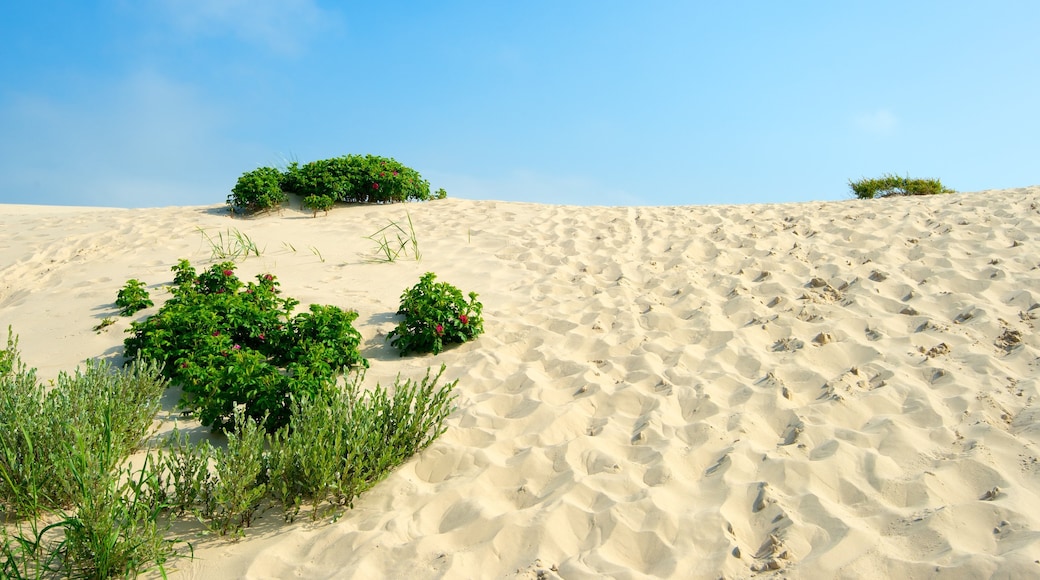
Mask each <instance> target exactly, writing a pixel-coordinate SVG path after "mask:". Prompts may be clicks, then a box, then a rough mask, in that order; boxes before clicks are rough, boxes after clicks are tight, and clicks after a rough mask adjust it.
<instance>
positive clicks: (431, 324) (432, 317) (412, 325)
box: [387, 272, 484, 356]
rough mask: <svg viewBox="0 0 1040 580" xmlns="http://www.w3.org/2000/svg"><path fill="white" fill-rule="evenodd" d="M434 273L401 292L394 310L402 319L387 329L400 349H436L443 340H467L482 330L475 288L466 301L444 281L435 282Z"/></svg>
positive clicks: (424, 275)
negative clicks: (390, 328) (398, 306)
mask: <svg viewBox="0 0 1040 580" xmlns="http://www.w3.org/2000/svg"><path fill="white" fill-rule="evenodd" d="M436 278H437V276H436V274H434V273H433V272H427V273H426V274H423V276H422V278H420V280H419V283H418V284H416V285H415V286H414V287H412V288H410V289H408V290H405V291H404V293H403V294H402V295H401V305H400V308H398V310H397V313H398V314H401V315H403V316H404V320H402V321H401V323H400V324H398V325H397V328H395V329H394V330H392V331H390V334H389V335H388V336H387V340H389V341H390V344H391V346H395V347H397V348H398V350H400V351H401V356H404V355H406V354H408V353H410V352H432V353H433V354H437V353H439V352H440V351H441V350H442V349H443V348H444V345H445V344H450V343H455V342H466V341H468V340H471V339H473V338H476V337H477V336H478V335H480V334H481V333H483V332H484V320H483V319H482V318H481V312H482V311H483V308H484V307H483V305H482V304H481V303H480V302H478V301H477V294H476V293H475V292H470V293H469V301H468V302H467V301H466V299H465V298H464V297H463V295H462V292H461V291H460V290H459V289H458V288H456V287H455V286H452V285H451V284H448V283H447V282H437V283H434V279H436Z"/></svg>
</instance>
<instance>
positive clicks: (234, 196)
mask: <svg viewBox="0 0 1040 580" xmlns="http://www.w3.org/2000/svg"><path fill="white" fill-rule="evenodd" d="M288 199H289V197H288V196H287V195H286V194H285V192H284V191H282V172H281V171H279V170H277V169H275V168H274V167H260V168H257V169H254V170H252V171H247V172H245V173H243V174H242V176H241V177H239V178H238V182H237V183H235V187H234V188H232V190H231V195H229V196H228V198H227V205H228V206H229V208H230V209H231V210H232V211H245V212H250V213H252V212H260V211H271V210H273V209H278V208H279V207H281V205H282V204H283V203H285V202H286V201H287V200H288Z"/></svg>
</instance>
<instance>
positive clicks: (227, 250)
mask: <svg viewBox="0 0 1040 580" xmlns="http://www.w3.org/2000/svg"><path fill="white" fill-rule="evenodd" d="M195 230H196V231H197V232H199V233H200V234H202V240H203V241H204V242H205V243H206V244H207V245H208V246H209V249H210V259H211V260H234V261H238V260H245V259H246V258H248V257H249V256H250V255H253V256H256V257H258V258H259V257H260V254H261V253H262V251H261V250H260V248H258V247H257V245H256V242H254V241H253V239H252V238H250V237H249V235H248V234H246V233H244V232H241V231H239V230H238V228H232V229H228V230H227V231H226V232H217V237H216V239H214V238H213V237H212V236H210V235H209V233H208V232H207V231H206V230H204V229H202V228H201V227H196V228H195Z"/></svg>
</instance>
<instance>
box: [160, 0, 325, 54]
mask: <svg viewBox="0 0 1040 580" xmlns="http://www.w3.org/2000/svg"><path fill="white" fill-rule="evenodd" d="M160 5H161V6H162V8H163V9H164V10H165V11H166V12H167V14H168V15H169V17H170V18H171V21H172V23H173V24H174V25H175V26H176V27H177V28H179V29H180V30H182V31H184V32H186V33H189V34H200V35H206V36H222V35H224V34H230V35H232V36H234V37H236V38H238V39H239V40H241V41H243V42H248V43H252V44H259V45H262V46H265V47H267V48H268V49H270V50H272V51H274V52H277V53H282V54H296V53H298V52H300V51H301V50H302V49H303V47H304V46H305V44H306V43H307V41H308V39H310V38H312V37H313V36H315V35H316V34H317V31H319V30H322V29H324V28H326V27H328V26H329V25H330V24H332V23H333V22H335V20H336V18H335V15H334V14H333V13H331V12H329V11H326V10H324V9H322V8H321V7H320V6H318V5H317V4H316V3H315V2H314V1H313V0H160Z"/></svg>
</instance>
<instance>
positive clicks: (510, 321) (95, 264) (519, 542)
mask: <svg viewBox="0 0 1040 580" xmlns="http://www.w3.org/2000/svg"><path fill="white" fill-rule="evenodd" d="M406 212H409V213H410V214H411V217H412V219H413V220H414V221H415V229H416V233H417V235H418V239H419V242H420V249H421V251H422V261H421V262H419V263H416V262H415V261H406V260H402V261H398V262H397V263H394V264H372V263H365V261H364V258H363V256H361V254H363V253H365V252H368V251H370V250H371V249H372V248H373V244H372V243H371V242H370V241H368V240H366V239H364V238H363V236H365V235H367V234H370V233H372V232H374V231H375V230H377V229H378V228H380V227H382V226H383V225H385V224H386V223H387V221H388V220H403V219H404V218H405V213H406ZM197 228H203V229H205V230H207V231H208V232H209V233H210V235H216V234H217V233H218V232H223V233H225V235H226V233H227V231H228V229H229V228H237V229H238V230H239V231H241V232H244V233H246V234H247V235H249V236H250V237H252V238H253V239H254V240H255V241H256V242H258V244H259V245H260V247H261V248H264V252H263V255H262V256H261V257H259V258H255V257H254V258H250V259H248V260H246V261H245V262H243V263H242V264H241V266H240V273H241V274H243V275H245V276H249V275H252V274H254V273H260V272H266V271H270V272H272V273H274V274H275V275H277V276H278V277H279V279H280V281H281V283H282V288H283V290H284V291H285V292H286V293H287V294H288V295H290V296H294V297H296V298H299V299H300V300H301V301H302V302H303V304H304V305H306V304H308V303H311V302H320V303H328V304H336V305H339V306H343V307H349V308H354V309H356V310H358V311H359V313H360V317H359V319H358V322H357V326H358V329H359V330H360V331H361V333H362V335H363V336H364V337H365V340H366V342H365V345H364V350H363V352H364V354H365V355H366V356H367V357H369V358H370V360H371V362H372V369H371V370H370V372H369V379H370V381H372V382H374V381H376V380H379V381H382V382H384V383H386V382H387V381H388V380H389V379H392V377H393V376H394V375H396V374H397V373H398V372H401V373H404V374H406V375H409V376H419V375H421V374H422V373H424V372H425V370H426V368H427V367H428V366H431V365H440V364H441V363H444V364H446V365H447V366H448V371H447V374H448V375H449V377H450V378H452V379H454V378H458V379H460V382H459V387H458V392H459V395H460V396H459V399H458V410H457V411H456V412H455V413H454V414H453V415H452V416H451V418H450V421H449V430H448V432H447V433H446V434H445V435H443V436H442V437H441V439H439V440H438V441H437V442H436V443H435V444H434V445H433V446H432V447H430V448H429V449H428V450H426V451H425V452H424V453H423V454H422V455H421V456H419V457H417V458H416V459H414V460H413V461H411V462H410V463H408V464H407V465H405V466H404V467H403V468H401V469H400V470H398V471H397V472H395V473H394V474H393V475H391V477H390V478H389V479H388V480H386V481H385V482H383V483H382V484H380V485H379V486H378V487H377V489H375V490H373V491H371V492H369V493H368V494H366V495H365V496H363V497H362V498H361V499H360V501H359V502H358V503H357V505H356V507H355V509H354V510H352V511H349V512H347V513H346V514H345V515H344V516H343V517H342V518H341V519H339V520H338V521H337V522H335V523H330V522H324V523H321V524H319V525H310V524H296V525H293V526H284V525H281V524H280V522H281V519H280V518H279V517H278V516H277V515H273V514H268V516H267V517H265V518H263V519H261V521H260V522H258V524H257V526H256V527H255V528H254V529H253V530H251V531H250V532H249V534H248V535H247V536H246V539H245V540H244V541H241V542H238V543H227V542H224V541H221V540H217V539H212V538H198V539H197V541H196V552H195V555H196V559H195V560H194V561H188V560H181V561H179V563H178V570H177V572H176V573H175V575H174V577H180V578H231V577H235V578H239V577H243V578H291V577H298V578H342V577H358V578H375V577H398V578H426V577H450V578H503V577H549V578H552V577H557V576H560V577H564V578H582V577H596V576H611V577H621V578H642V577H695V578H700V577H704V578H714V577H720V576H722V577H730V578H743V577H770V576H772V575H778V576H785V577H795V578H822V577H846V578H882V577H931V576H933V575H936V576H938V575H941V576H942V577H947V576H950V577H964V578H972V577H989V576H1012V577H1024V576H1037V575H1040V564H1038V563H1037V561H1038V560H1040V513H1038V511H1037V509H1036V507H1037V506H1038V505H1040V463H1038V457H1040V446H1038V443H1040V422H1038V419H1040V409H1038V396H1040V392H1038V389H1040V384H1038V377H1040V358H1038V357H1040V354H1038V353H1040V340H1038V339H1037V336H1036V331H1035V326H1036V324H1037V318H1040V304H1038V302H1040V187H1032V188H1025V189H1017V190H1007V191H989V192H980V193H969V194H957V195H953V196H945V197H934V198H907V199H891V200H878V201H845V202H830V203H802V204H787V205H745V206H718V207H668V208H646V207H640V208H635V207H633V208H586V207H559V206H547V205H536V204H522V203H496V202H475V201H465V200H444V201H438V202H431V203H427V204H409V205H395V206H378V207H375V206H366V207H343V208H337V209H336V210H334V211H333V212H331V213H330V214H329V215H328V217H318V218H317V219H312V218H311V217H310V215H309V214H304V213H300V212H298V211H296V210H291V209H290V210H286V211H284V212H283V213H282V214H281V215H280V216H270V217H264V218H258V219H236V220H231V219H229V218H228V217H227V216H226V214H225V213H224V212H223V211H222V208H220V207H217V206H213V207H203V208H199V207H172V208H163V209H147V210H119V209H96V208H74V209H70V208H50V207H31V206H3V211H2V213H0V325H2V326H3V327H6V326H7V325H8V324H11V325H13V326H14V329H15V332H16V333H18V334H19V335H20V337H21V347H22V351H23V354H24V356H25V359H26V361H27V362H28V363H29V364H30V365H33V366H36V367H38V368H39V369H40V371H41V374H42V375H43V376H44V377H45V378H46V377H53V376H55V375H56V374H57V373H58V372H59V370H62V369H71V368H73V367H75V366H76V365H77V364H80V363H81V362H82V361H83V360H84V359H86V358H89V357H99V356H101V357H113V358H116V359H118V356H119V354H120V353H121V350H122V347H121V344H122V339H123V338H124V335H123V332H122V331H123V330H125V329H126V328H127V326H128V321H127V319H120V320H119V321H118V322H117V323H116V324H115V325H114V326H112V327H110V328H109V329H108V330H107V331H104V332H102V333H100V334H96V333H95V332H94V331H93V330H92V327H93V326H94V325H96V324H97V323H98V322H99V320H100V319H101V318H103V317H105V316H113V315H115V314H116V310H115V308H114V306H113V304H112V302H113V300H114V299H115V294H116V292H117V290H118V289H119V288H120V287H121V286H122V284H123V283H124V282H125V281H126V280H127V279H128V278H132V277H133V278H139V279H141V280H143V281H145V282H146V283H148V284H149V285H150V288H151V289H152V293H153V296H154V297H156V298H160V299H161V298H162V297H163V296H164V294H163V291H162V290H161V289H159V287H160V286H161V285H163V284H168V283H170V282H171V279H172V273H171V272H170V266H172V265H173V264H174V263H175V262H176V261H177V260H178V259H179V258H190V259H192V260H193V262H196V264H201V265H204V264H205V263H207V262H208V260H209V257H210V252H209V249H208V246H207V245H206V244H205V243H204V242H203V241H202V237H201V235H200V233H199V232H198V231H197ZM293 248H295V251H293ZM319 256H320V258H319ZM425 271H434V272H436V273H437V274H438V275H439V279H441V280H445V281H448V282H451V283H453V284H455V285H457V286H459V287H460V288H461V289H462V290H463V291H465V292H468V291H470V290H474V291H476V292H478V293H479V294H480V299H481V301H482V302H483V303H484V305H485V317H486V331H487V332H486V334H485V335H483V336H482V337H480V339H479V340H477V341H476V342H474V343H470V344H467V345H464V346H461V347H459V348H455V349H452V350H449V351H447V352H444V353H442V354H440V355H438V356H436V357H432V356H426V357H409V358H404V359H401V358H399V357H398V356H397V355H396V352H395V351H393V350H391V349H390V348H388V346H386V345H385V343H384V337H385V334H386V333H387V332H388V331H389V330H390V329H392V328H393V326H394V324H395V318H394V316H393V313H394V311H395V310H396V308H397V303H398V298H399V296H400V293H401V292H402V291H403V290H404V289H405V288H406V287H408V286H410V285H412V284H414V283H415V282H416V281H417V280H418V278H419V276H420V275H421V274H422V273H423V272H425ZM151 311H154V309H153V310H149V311H145V312H144V313H142V314H141V315H142V316H143V315H146V314H147V313H148V312H151ZM940 573H941V574H940Z"/></svg>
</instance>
